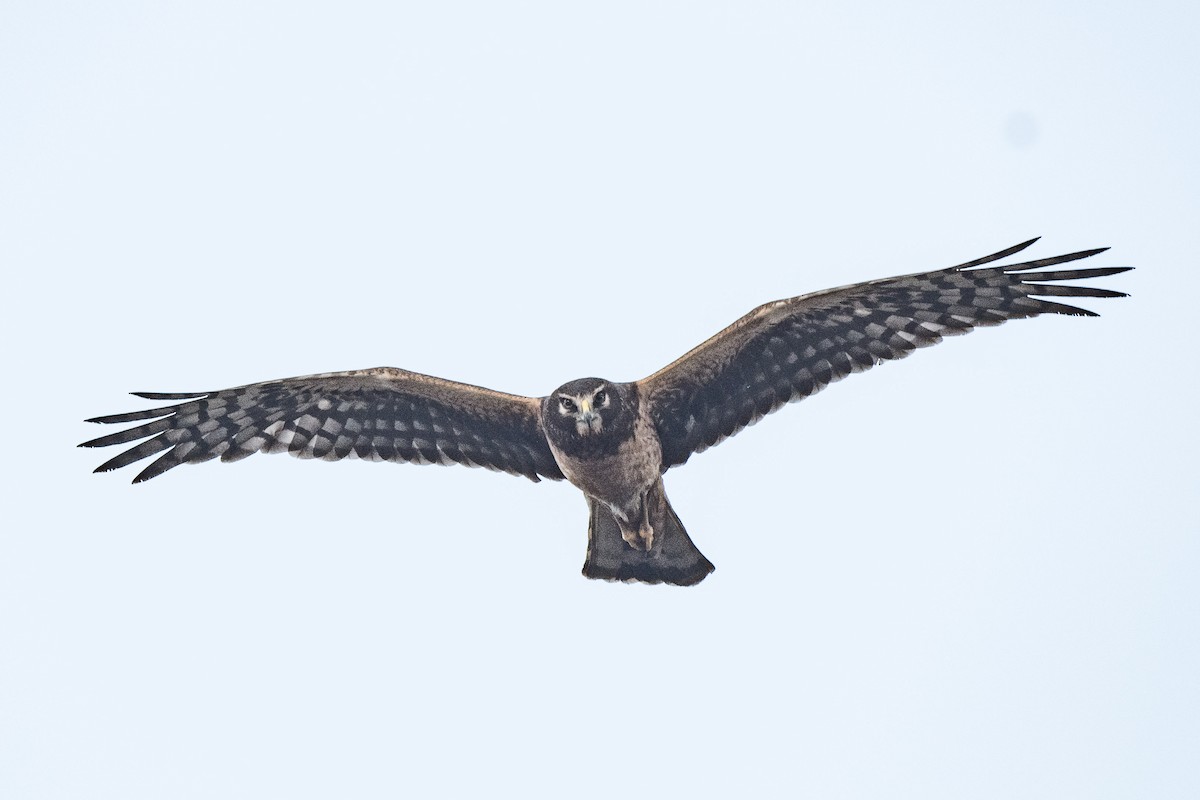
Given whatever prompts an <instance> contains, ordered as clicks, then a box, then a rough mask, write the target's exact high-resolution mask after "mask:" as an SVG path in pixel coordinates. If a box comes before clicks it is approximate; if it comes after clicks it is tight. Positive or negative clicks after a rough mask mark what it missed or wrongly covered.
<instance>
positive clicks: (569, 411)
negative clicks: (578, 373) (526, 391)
mask: <svg viewBox="0 0 1200 800" xmlns="http://www.w3.org/2000/svg"><path fill="white" fill-rule="evenodd" d="M626 393H627V387H626V386H624V385H623V384H619V383H613V382H611V381H606V380H602V379H600V378H580V379H579V380H576V381H571V382H570V383H565V384H563V385H562V386H560V387H558V388H557V389H555V390H554V392H553V393H551V394H550V396H548V397H546V398H545V399H543V400H542V421H543V424H545V425H546V426H548V427H550V428H552V429H553V430H554V432H555V433H558V434H560V435H562V434H566V435H567V436H568V437H569V436H570V435H572V434H573V435H574V436H577V437H595V436H602V435H604V434H605V433H613V432H615V429H616V428H617V427H625V426H624V425H622V424H620V423H623V422H625V421H626V418H627V417H629V411H630V409H629V408H628V398H627V397H626Z"/></svg>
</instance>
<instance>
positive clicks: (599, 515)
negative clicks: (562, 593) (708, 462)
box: [583, 480, 715, 586]
mask: <svg viewBox="0 0 1200 800" xmlns="http://www.w3.org/2000/svg"><path fill="white" fill-rule="evenodd" d="M646 502H647V503H649V504H650V509H649V510H650V520H651V524H652V525H653V528H654V544H653V546H652V547H651V548H650V549H649V550H635V549H633V548H632V547H630V546H629V544H628V543H626V541H625V540H624V539H623V538H622V537H621V529H620V527H618V525H617V521H616V519H614V518H613V515H612V513H611V512H610V511H609V510H608V509H607V508H606V507H604V506H603V505H601V504H600V503H597V502H596V501H595V500H593V499H592V498H590V497H589V498H588V512H589V517H588V551H587V560H586V561H584V562H583V574H584V576H585V577H588V578H597V579H601V580H609V581H640V582H642V583H670V584H674V585H676V586H692V585H694V584H697V583H699V582H700V581H702V580H704V579H705V577H707V576H708V573H710V572H712V571H713V570H714V569H715V567H714V566H713V565H712V562H711V561H709V560H708V559H707V558H705V557H704V554H703V553H701V552H700V551H699V550H697V549H696V545H694V544H692V540H691V538H690V537H689V536H688V535H687V531H686V530H684V528H683V523H682V522H680V521H679V517H678V515H676V514H675V509H673V508H671V504H670V502H668V501H667V496H666V494H665V493H664V492H663V485H662V481H661V480H660V481H659V482H658V485H657V486H655V487H654V488H653V489H651V490H650V496H649V497H647V498H646Z"/></svg>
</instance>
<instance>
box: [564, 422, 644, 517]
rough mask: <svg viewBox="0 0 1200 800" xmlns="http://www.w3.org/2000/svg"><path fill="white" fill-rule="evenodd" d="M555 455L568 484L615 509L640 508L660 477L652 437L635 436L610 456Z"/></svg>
mask: <svg viewBox="0 0 1200 800" xmlns="http://www.w3.org/2000/svg"><path fill="white" fill-rule="evenodd" d="M554 455H555V458H556V459H557V461H558V465H559V467H560V468H561V469H562V471H563V475H565V476H566V478H567V480H569V481H570V482H571V483H572V484H574V485H575V486H577V487H579V489H580V490H582V491H583V493H584V494H587V495H588V496H590V497H593V498H595V499H596V500H599V501H601V502H603V503H605V504H606V505H608V506H610V507H612V508H614V509H625V508H629V507H631V506H637V505H640V502H641V499H642V497H643V496H645V494H646V492H647V491H648V490H649V489H650V487H652V486H653V485H654V484H655V483H656V482H657V481H658V479H659V477H660V474H661V471H660V470H661V466H662V448H661V447H660V446H659V443H658V439H657V437H653V436H648V437H647V436H637V435H636V434H635V436H634V437H632V438H631V439H630V440H629V441H627V442H624V443H622V444H621V446H620V447H619V448H617V452H616V453H613V454H612V455H602V456H592V457H578V456H573V455H569V454H567V453H563V452H561V451H556V452H555V453H554Z"/></svg>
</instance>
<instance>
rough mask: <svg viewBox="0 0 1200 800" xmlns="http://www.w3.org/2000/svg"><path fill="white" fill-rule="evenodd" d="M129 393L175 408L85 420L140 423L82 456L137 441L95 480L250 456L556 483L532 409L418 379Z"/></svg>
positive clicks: (370, 374) (376, 377)
mask: <svg viewBox="0 0 1200 800" xmlns="http://www.w3.org/2000/svg"><path fill="white" fill-rule="evenodd" d="M136 394H137V396H138V397H144V398H147V399H149V400H179V401H183V402H180V403H178V404H176V405H170V406H165V407H162V408H155V409H149V410H146V411H134V412H131V413H128V414H113V415H111V416H106V417H96V418H95V419H91V420H88V421H89V422H103V423H126V422H141V423H142V424H140V425H138V426H136V427H133V428H129V429H127V430H123V431H119V432H117V433H114V434H110V435H108V436H102V437H100V438H98V439H93V440H91V441H89V442H84V443H83V444H82V445H80V446H81V447H107V446H108V445H114V444H127V443H129V442H134V441H137V440H138V439H145V441H143V442H141V443H140V444H138V445H136V446H134V447H132V448H131V449H129V450H126V451H124V452H123V453H121V454H120V455H118V456H117V457H116V458H113V459H111V460H109V461H107V462H105V463H104V464H102V465H100V467H98V468H97V469H96V471H97V472H104V471H107V470H111V469H117V468H119V467H124V466H126V465H128V464H132V463H134V462H135V461H140V460H142V459H144V458H148V457H150V456H153V455H158V458H157V459H156V460H155V461H154V462H152V463H151V464H150V465H149V466H148V467H146V468H145V469H143V470H142V471H141V472H140V473H139V474H138V476H137V477H136V478H134V483H138V482H140V481H144V480H149V479H150V478H153V477H155V476H156V475H160V474H162V473H163V472H165V471H167V470H168V469H170V468H171V467H174V466H177V465H179V464H194V463H198V462H200V461H208V460H210V459H213V458H218V457H219V458H220V459H221V460H222V461H237V460H238V459H241V458H245V457H246V456H249V455H253V454H254V453H257V452H264V453H279V452H286V453H291V454H292V455H294V456H299V457H300V458H323V459H326V460H336V459H341V458H364V459H371V460H375V461H405V462H410V463H417V464H465V465H468V466H481V467H487V468H489V469H495V470H502V471H504V472H510V473H513V474H515V475H524V476H525V477H527V478H529V479H531V480H534V481H536V480H539V476H541V477H545V478H552V479H555V480H557V479H561V478H562V473H561V472H560V471H559V469H558V465H557V464H556V463H555V461H554V456H553V455H552V454H551V453H550V448H549V445H548V444H547V443H546V437H545V434H544V432H543V431H542V426H541V423H540V422H539V421H538V407H539V403H538V401H537V400H535V399H533V398H529V397H519V396H516V395H508V394H502V393H500V392H493V391H491V390H489V389H483V388H480V387H477V386H469V385H467V384H462V383H454V382H452V381H446V380H442V379H440V378H434V377H430V376H428V375H421V374H418V373H415V372H406V371H404V370H399V369H392V368H389V367H382V368H379V369H369V370H356V371H352V372H332V373H326V374H323V375H309V376H305V377H300V378H287V379H284V380H278V381H267V382H264V383H254V384H250V385H247V386H239V387H237V388H234V389H225V390H222V391H218V392H192V393H188V394H161V393H149V392H146V393H143V392H138V393H136ZM144 420H149V421H144ZM147 437H150V438H147ZM159 454H161V455H159Z"/></svg>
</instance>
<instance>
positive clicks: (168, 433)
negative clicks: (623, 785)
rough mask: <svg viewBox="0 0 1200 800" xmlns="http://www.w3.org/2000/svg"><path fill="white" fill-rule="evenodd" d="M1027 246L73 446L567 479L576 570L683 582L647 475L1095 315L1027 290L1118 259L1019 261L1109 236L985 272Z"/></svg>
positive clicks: (702, 572)
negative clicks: (922, 352)
mask: <svg viewBox="0 0 1200 800" xmlns="http://www.w3.org/2000/svg"><path fill="white" fill-rule="evenodd" d="M1034 241H1037V240H1036V239H1034V240H1030V241H1028V242H1024V243H1023V244H1019V245H1017V246H1015V247H1010V248H1008V249H1007V250H1002V251H1000V252H999V253H995V254H993V255H990V256H985V257H984V258H980V259H977V260H975V261H971V262H968V263H966V264H961V265H959V266H957V267H951V268H949V269H943V270H938V271H934V272H923V273H917V274H913V275H904V276H901V277H897V278H885V279H883V280H876V281H869V282H867V283H859V284H855V285H853V286H844V287H841V288H838V289H829V290H827V291H823V292H816V293H814V294H806V295H802V296H800V297H794V298H792V299H790V300H780V301H777V302H774V303H767V304H766V305H762V306H759V307H758V308H756V309H754V310H753V311H751V312H750V313H749V314H747V315H746V316H744V317H742V318H741V319H739V320H738V321H737V322H735V323H733V324H732V325H730V326H729V327H728V328H726V329H725V330H723V331H721V332H720V333H718V334H717V335H716V336H714V337H712V338H711V339H709V340H708V341H706V342H704V343H703V344H701V345H700V346H698V347H696V348H695V349H694V350H692V351H691V352H689V353H687V354H686V355H684V356H683V357H682V358H680V359H679V360H678V361H676V362H674V363H673V364H670V365H669V366H667V367H664V368H663V369H661V370H659V371H658V372H656V373H654V374H653V375H651V376H650V377H648V378H643V379H642V380H640V381H635V382H633V383H618V382H615V381H608V380H601V379H599V378H582V379H580V380H574V381H571V382H570V383H566V384H563V385H562V386H560V387H559V388H558V389H556V390H555V391H554V392H552V393H551V394H549V395H547V396H546V397H542V398H533V397H521V396H517V395H511V394H502V393H500V392H494V391H492V390H490V389H483V388H480V387H478V386H471V385H469V384H464V383H455V382H452V381H447V380H443V379H441V378H434V377H430V376H428V375H420V374H417V373H415V372H407V371H405V370H401V369H393V368H390V367H381V368H379V369H367V370H354V371H351V372H329V373H324V374H321V375H309V376H306V377H300V378H287V379H284V380H276V381H267V382H264V383H252V384H248V385H246V386H239V387H236V388H233V389H224V390H222V391H216V392H186V393H182V394H161V393H151V392H137V393H135V394H136V395H137V396H138V397H144V398H146V399H148V400H172V401H178V402H177V403H176V404H175V405H169V406H165V407H162V408H155V409H150V410H146V411H133V412H130V413H127V414H113V415H111V416H106V417H96V418H95V419H92V420H89V421H90V422H105V423H125V422H140V423H141V424H140V425H137V426H136V427H133V428H129V429H127V430H123V431H120V432H118V433H114V434H111V435H108V436H102V437H100V438H98V439H93V440H91V441H89V442H84V443H83V444H82V445H81V446H82V447H106V446H108V445H114V444H126V443H129V442H133V441H136V440H138V439H146V441H143V442H141V443H140V444H138V445H136V446H134V447H133V448H131V449H129V450H126V451H124V452H122V453H121V454H120V455H118V456H117V457H116V458H113V459H111V460H109V461H107V462H105V463H104V464H102V465H100V466H99V467H98V468H97V469H96V471H97V472H104V471H107V470H112V469H117V468H118V467H124V466H126V465H128V464H132V463H134V462H135V461H139V460H141V459H143V458H147V457H149V456H153V455H158V454H161V455H159V457H158V458H157V459H156V460H155V461H154V462H152V463H151V464H150V465H149V466H148V467H146V468H145V469H143V470H142V471H141V472H140V473H138V475H137V477H135V478H134V482H135V483H137V482H140V481H145V480H149V479H150V478H153V477H155V476H156V475H160V474H162V473H163V472H166V471H167V470H168V469H170V468H172V467H174V466H177V465H179V464H193V463H197V462H200V461H208V460H209V459H213V458H217V457H220V459H221V460H222V461H236V460H238V459H240V458H245V457H246V456H249V455H253V454H254V453H257V452H260V451H261V452H267V453H275V452H287V453H291V454H292V455H294V456H299V457H301V458H323V459H327V460H335V459H341V458H355V457H357V458H365V459H371V460H374V461H407V462H410V463H417V464H464V465H467V466H481V467H487V468H489V469H493V470H500V471H503V472H510V473H512V474H514V475H524V476H525V477H527V478H529V479H530V480H533V481H537V480H539V479H540V478H550V479H552V480H559V479H562V478H565V479H567V480H568V481H570V482H571V483H572V484H574V485H575V486H577V487H578V488H580V489H581V490H583V493H584V495H585V496H586V498H587V503H588V510H589V515H590V516H589V522H588V550H587V559H586V561H585V562H584V565H583V574H584V575H586V576H587V577H589V578H605V579H610V580H623V581H642V582H645V583H660V582H665V583H672V584H677V585H683V586H687V585H691V584H695V583H698V582H700V581H701V580H703V579H704V577H705V576H706V575H708V574H709V573H710V572H712V570H713V565H712V564H711V563H710V562H709V560H708V559H707V558H705V557H704V556H703V555H702V554H701V553H700V551H699V550H697V549H696V546H695V545H694V544H692V540H691V539H690V538H689V537H688V534H687V532H686V531H685V530H684V528H683V524H682V523H681V522H680V521H679V517H678V516H676V514H675V511H674V510H673V509H672V508H671V504H670V503H669V502H668V501H667V497H666V495H665V494H664V491H663V481H662V475H663V473H665V472H666V471H667V470H668V469H670V468H671V467H675V466H678V465H680V464H683V463H684V462H686V461H687V460H688V458H689V457H691V455H692V454H693V453H698V452H700V451H701V450H704V449H706V448H708V447H711V446H712V445H715V444H717V443H718V442H720V441H721V440H722V439H725V438H726V437H728V436H732V435H733V434H735V433H737V432H738V431H740V430H741V429H742V428H745V427H746V426H747V425H750V424H752V423H754V422H756V421H758V420H759V419H761V418H762V417H763V416H765V415H766V414H769V413H771V412H772V411H775V410H776V409H778V408H780V407H782V406H783V405H784V404H786V403H789V402H793V401H796V400H800V399H802V398H804V397H808V396H809V395H811V394H814V393H815V392H817V391H820V390H821V389H822V388H824V387H825V386H827V385H828V384H830V383H832V382H833V381H836V380H839V379H841V378H844V377H845V376H846V375H849V374H850V373H852V372H861V371H863V370H866V369H869V368H870V367H873V366H875V365H876V364H880V363H882V362H883V361H885V360H887V359H896V358H903V357H905V356H907V355H908V354H909V353H911V352H912V351H913V350H915V349H917V348H919V347H925V346H927V345H931V344H936V343H938V342H940V341H941V340H942V337H943V336H949V335H952V334H959V333H966V332H967V331H970V330H972V329H973V328H975V327H976V326H979V325H997V324H999V323H1001V322H1004V321H1005V320H1009V319H1019V318H1022V317H1034V316H1037V315H1039V314H1071V315H1077V316H1096V315H1095V314H1094V313H1093V312H1091V311H1087V310H1085V309H1082V308H1076V307H1074V306H1070V305H1064V304H1062V303H1057V302H1054V301H1051V300H1046V299H1041V298H1045V297H1123V296H1124V295H1123V294H1122V293H1121V292H1114V291H1110V290H1108V289H1096V288H1091V287H1082V286H1064V285H1062V284H1061V283H1060V281H1074V280H1079V279H1083V278H1099V277H1103V276H1107V275H1115V274H1117V273H1120V272H1125V271H1126V270H1128V269H1130V267H1100V268H1094V269H1069V270H1057V271H1049V272H1032V271H1031V270H1037V269H1040V268H1043V267H1054V266H1057V265H1059V264H1065V263H1067V262H1071V261H1077V260H1079V259H1082V258H1087V257H1089V256H1093V255H1096V254H1097V253H1101V252H1103V251H1104V249H1107V248H1102V249H1099V250H1086V251H1083V252H1079V253H1070V254H1068V255H1062V256H1056V257H1054V258H1044V259H1041V260H1038V261H1027V262H1025V263H1022V264H1014V265H1011V266H1006V267H1005V266H994V267H986V268H985V267H984V266H983V265H985V264H990V263H991V262H994V261H998V260H999V259H1002V258H1004V257H1006V256H1010V255H1012V254H1014V253H1017V252H1020V251H1021V250H1024V249H1025V248H1026V247H1028V246H1029V245H1031V244H1033V242H1034ZM145 420H149V421H145ZM147 437H150V438H147Z"/></svg>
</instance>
